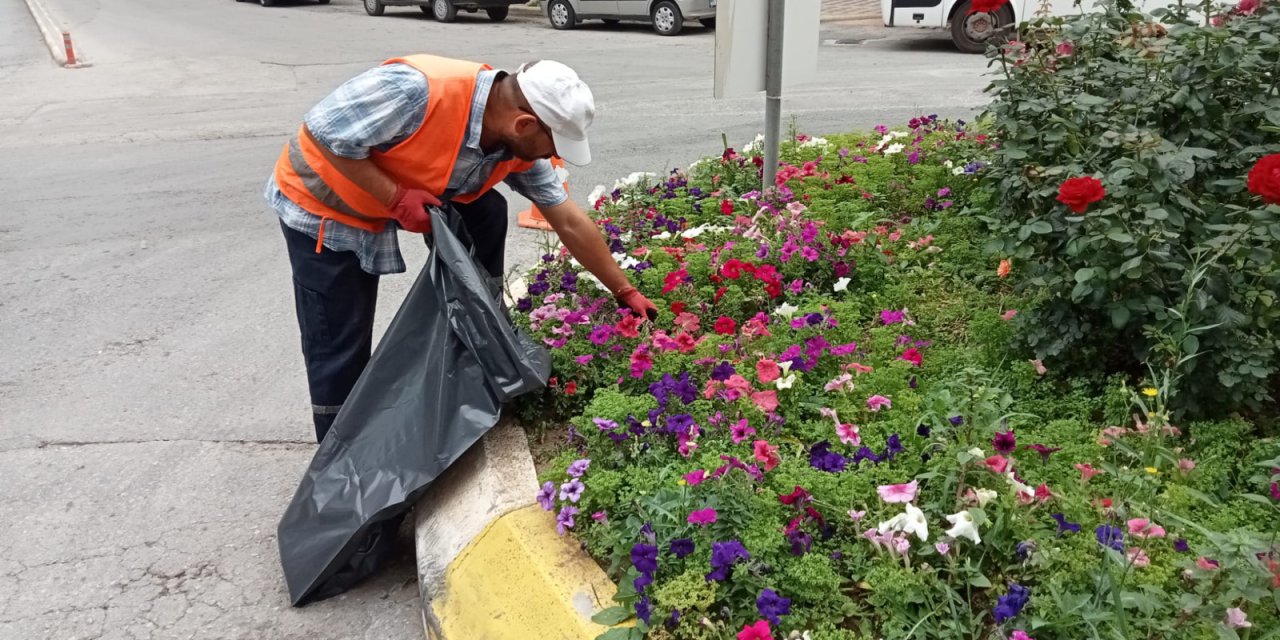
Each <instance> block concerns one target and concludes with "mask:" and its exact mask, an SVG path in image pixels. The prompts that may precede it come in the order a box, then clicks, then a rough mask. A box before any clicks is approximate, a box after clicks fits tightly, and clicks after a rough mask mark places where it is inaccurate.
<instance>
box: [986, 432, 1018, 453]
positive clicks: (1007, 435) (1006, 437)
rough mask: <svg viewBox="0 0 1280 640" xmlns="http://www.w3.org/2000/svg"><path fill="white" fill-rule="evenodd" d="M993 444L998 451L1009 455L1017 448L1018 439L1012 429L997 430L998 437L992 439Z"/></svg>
mask: <svg viewBox="0 0 1280 640" xmlns="http://www.w3.org/2000/svg"><path fill="white" fill-rule="evenodd" d="M991 445H992V446H993V447H995V450H996V451H998V452H1000V453H1002V454H1004V455H1009V454H1011V453H1013V452H1014V451H1016V450H1017V448H1018V439H1017V438H1016V437H1015V436H1014V435H1013V430H1012V429H1010V430H1008V431H1000V432H997V433H996V437H995V438H993V439H992V440H991Z"/></svg>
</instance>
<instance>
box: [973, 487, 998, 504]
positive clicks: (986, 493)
mask: <svg viewBox="0 0 1280 640" xmlns="http://www.w3.org/2000/svg"><path fill="white" fill-rule="evenodd" d="M998 497H1000V494H998V493H996V492H995V491H992V490H991V489H973V499H974V501H975V502H977V503H978V506H979V507H985V506H987V505H988V504H990V503H991V501H992V500H995V499H996V498H998Z"/></svg>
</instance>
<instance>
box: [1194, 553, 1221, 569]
mask: <svg viewBox="0 0 1280 640" xmlns="http://www.w3.org/2000/svg"><path fill="white" fill-rule="evenodd" d="M1196 566H1197V567H1200V568H1201V569H1204V570H1205V571H1217V570H1218V561H1217V560H1210V559H1208V558H1206V557H1204V556H1200V557H1199V558H1197V559H1196Z"/></svg>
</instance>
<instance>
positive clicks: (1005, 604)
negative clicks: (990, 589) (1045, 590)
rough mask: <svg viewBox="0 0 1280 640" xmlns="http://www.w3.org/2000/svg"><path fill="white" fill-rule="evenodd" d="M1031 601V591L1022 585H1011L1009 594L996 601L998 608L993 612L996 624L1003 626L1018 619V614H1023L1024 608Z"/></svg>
mask: <svg viewBox="0 0 1280 640" xmlns="http://www.w3.org/2000/svg"><path fill="white" fill-rule="evenodd" d="M1030 599H1031V590H1030V589H1028V588H1026V587H1024V586H1022V585H1020V584H1016V583H1013V584H1010V585H1009V593H1007V594H1005V595H1003V596H1000V597H999V598H997V599H996V607H995V610H994V612H993V613H994V615H995V619H996V624H1003V623H1004V622H1005V621H1007V620H1011V619H1013V618H1016V617H1018V614H1019V613H1022V608H1023V607H1025V606H1027V601H1028V600H1030Z"/></svg>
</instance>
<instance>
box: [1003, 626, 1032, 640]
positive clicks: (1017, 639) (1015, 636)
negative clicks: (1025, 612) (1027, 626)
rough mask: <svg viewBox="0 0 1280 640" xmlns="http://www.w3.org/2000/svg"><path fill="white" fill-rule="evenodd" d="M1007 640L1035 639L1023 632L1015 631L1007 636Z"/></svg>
mask: <svg viewBox="0 0 1280 640" xmlns="http://www.w3.org/2000/svg"><path fill="white" fill-rule="evenodd" d="M1009 640H1036V639H1035V638H1032V637H1031V636H1029V635H1027V632H1026V631H1023V630H1022V629H1015V630H1014V631H1013V633H1011V634H1009Z"/></svg>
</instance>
